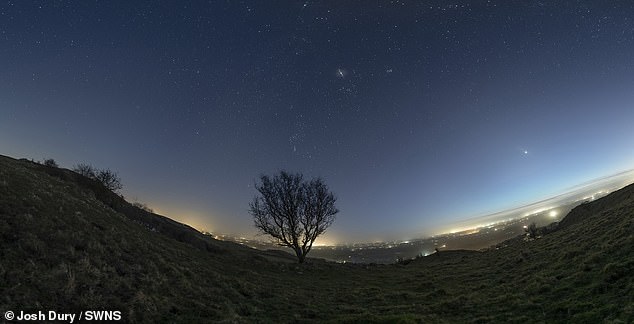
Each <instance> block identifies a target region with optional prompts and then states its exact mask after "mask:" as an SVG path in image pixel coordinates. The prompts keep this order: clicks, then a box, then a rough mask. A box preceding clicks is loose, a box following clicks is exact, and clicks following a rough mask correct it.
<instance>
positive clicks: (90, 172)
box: [73, 163, 97, 179]
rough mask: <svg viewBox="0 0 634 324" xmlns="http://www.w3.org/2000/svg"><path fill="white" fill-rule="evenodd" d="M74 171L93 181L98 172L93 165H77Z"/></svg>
mask: <svg viewBox="0 0 634 324" xmlns="http://www.w3.org/2000/svg"><path fill="white" fill-rule="evenodd" d="M73 171H75V172H77V173H79V174H81V175H83V176H84V177H88V178H91V179H95V178H96V177H97V170H96V169H95V168H94V167H93V166H92V165H90V164H87V163H79V164H77V165H76V166H75V167H74V168H73Z"/></svg>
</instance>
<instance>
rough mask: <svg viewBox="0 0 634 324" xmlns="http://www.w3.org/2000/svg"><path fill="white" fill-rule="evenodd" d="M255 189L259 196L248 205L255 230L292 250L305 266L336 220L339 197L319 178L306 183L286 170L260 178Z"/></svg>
mask: <svg viewBox="0 0 634 324" xmlns="http://www.w3.org/2000/svg"><path fill="white" fill-rule="evenodd" d="M255 188H256V189H257V190H258V192H259V193H260V195H259V196H256V197H255V198H254V199H253V202H251V203H250V204H249V207H250V209H249V212H250V213H251V215H253V220H254V222H255V227H257V228H258V229H259V230H260V232H262V233H264V234H268V235H270V236H272V237H273V238H274V239H275V240H276V241H277V244H279V245H281V246H287V247H289V248H291V249H293V251H295V254H296V255H297V259H298V261H299V263H303V262H304V259H305V258H306V254H308V252H310V249H311V248H312V246H313V243H314V242H315V239H317V237H318V236H319V235H321V234H323V233H324V232H325V231H326V229H327V228H328V227H329V226H330V225H331V224H332V223H333V221H334V220H335V215H336V214H337V213H338V212H339V210H338V209H337V208H335V201H336V200H337V199H336V197H335V196H334V194H333V193H331V192H330V191H329V190H328V186H326V184H324V182H323V181H322V180H321V179H320V178H316V179H312V180H311V181H304V179H303V176H302V175H301V174H290V173H287V172H285V171H281V172H280V174H279V175H276V176H274V177H273V178H271V177H269V176H266V175H263V176H261V177H260V183H259V184H256V185H255Z"/></svg>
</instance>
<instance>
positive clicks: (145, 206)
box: [132, 202, 204, 234]
mask: <svg viewBox="0 0 634 324" xmlns="http://www.w3.org/2000/svg"><path fill="white" fill-rule="evenodd" d="M132 206H134V207H136V208H139V209H143V210H145V211H146V212H148V213H153V212H154V210H152V208H150V207H148V205H146V204H144V203H142V202H133V203H132ZM203 234H204V233H203Z"/></svg>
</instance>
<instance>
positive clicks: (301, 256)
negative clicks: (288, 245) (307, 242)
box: [295, 247, 306, 263]
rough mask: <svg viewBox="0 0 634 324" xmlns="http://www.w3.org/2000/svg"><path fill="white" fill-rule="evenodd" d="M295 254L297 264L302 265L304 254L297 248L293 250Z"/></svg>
mask: <svg viewBox="0 0 634 324" xmlns="http://www.w3.org/2000/svg"><path fill="white" fill-rule="evenodd" d="M295 254H296V255H297V260H298V261H299V263H304V259H305V258H306V254H304V253H303V251H302V249H301V248H299V247H296V248H295Z"/></svg>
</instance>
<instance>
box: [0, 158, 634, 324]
mask: <svg viewBox="0 0 634 324" xmlns="http://www.w3.org/2000/svg"><path fill="white" fill-rule="evenodd" d="M633 216H634V187H633V186H629V187H626V188H624V189H622V190H620V191H617V192H614V193H612V194H610V195H609V196H607V197H605V198H602V199H599V200H597V201H594V202H591V203H588V204H584V205H581V206H579V207H577V208H575V209H574V210H573V211H572V212H571V213H570V214H569V215H568V216H567V217H566V218H565V219H564V220H563V221H562V222H561V223H560V226H558V228H557V229H556V230H554V231H552V232H550V233H548V234H547V235H543V236H541V237H540V238H537V239H534V240H529V241H525V240H523V239H522V238H518V239H514V240H510V241H507V242H505V243H504V244H501V245H500V248H499V249H497V250H491V251H487V252H475V251H443V252H442V253H441V254H439V255H437V256H436V255H431V256H429V257H423V258H418V259H416V260H412V261H411V262H409V263H407V264H404V263H403V264H393V265H361V264H336V263H330V262H324V261H319V260H313V259H307V261H306V262H305V263H304V264H302V265H298V264H296V263H294V259H293V257H292V256H290V255H287V254H284V253H280V252H274V253H270V252H264V251H256V250H251V249H248V248H246V247H243V246H240V245H237V244H233V243H228V242H221V241H216V240H213V239H212V238H210V237H208V236H204V235H202V234H200V233H198V232H197V231H196V230H194V229H192V228H190V227H188V226H186V225H183V224H179V223H177V222H174V221H172V220H170V219H168V218H166V217H163V216H159V215H156V214H153V213H151V212H149V211H147V210H144V209H141V208H138V207H135V206H133V205H132V204H130V203H128V202H126V201H125V200H124V199H123V198H122V197H121V196H119V195H117V194H115V193H113V192H111V191H110V190H108V189H106V188H105V187H103V185H102V184H100V183H99V182H98V181H95V180H93V179H90V178H87V177H84V176H80V175H79V174H77V173H75V172H72V171H70V170H65V169H60V168H56V167H52V166H51V167H46V166H43V165H39V164H36V163H32V162H29V161H25V160H15V159H11V158H7V157H2V156H0V260H1V262H0V310H1V311H2V312H4V311H7V310H12V311H14V312H19V311H20V310H22V311H37V310H42V311H48V310H57V311H66V312H69V311H79V310H87V309H104V310H120V311H122V312H123V318H124V320H126V321H134V322H147V323H155V322H182V323H204V322H216V321H224V322H295V321H300V322H327V321H333V322H359V323H360V322H364V323H365V322H385V323H387V322H389V323H392V322H401V323H408V322H412V323H414V322H421V321H422V322H434V323H442V322H448V323H456V322H460V323H469V322H504V323H506V322H576V323H583V322H586V323H597V322H611V323H628V322H632V321H634V276H633V275H632V273H634V250H633V248H632V247H633V246H634V217H633Z"/></svg>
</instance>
